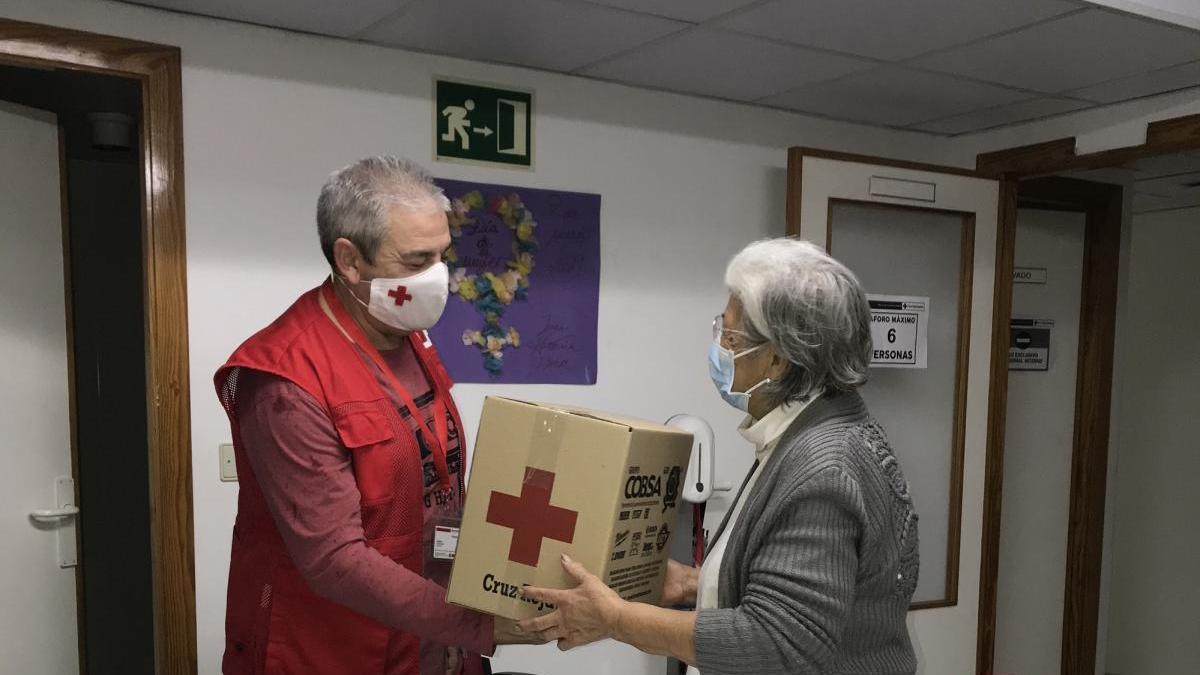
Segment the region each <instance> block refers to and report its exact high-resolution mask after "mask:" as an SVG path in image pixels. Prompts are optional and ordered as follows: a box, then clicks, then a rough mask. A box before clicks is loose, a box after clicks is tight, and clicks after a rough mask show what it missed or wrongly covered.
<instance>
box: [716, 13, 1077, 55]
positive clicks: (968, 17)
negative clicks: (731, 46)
mask: <svg viewBox="0 0 1200 675" xmlns="http://www.w3.org/2000/svg"><path fill="white" fill-rule="evenodd" d="M1079 7H1080V5H1079V4H1077V3H1073V2H1065V1H1063V0H1021V1H1020V2H1012V1H1011V0H1002V1H999V2H968V1H966V0H837V1H836V2H801V1H797V0H774V2H769V3H767V4H765V5H762V6H761V7H755V8H753V9H750V10H747V11H745V12H741V13H738V14H737V15H735V16H733V17H730V18H729V19H727V20H725V21H722V22H720V24H719V25H721V26H723V27H729V28H733V29H736V30H739V31H743V32H746V33H750V34H753V35H761V36H765V37H771V38H776V39H779V40H786V41H788V42H792V43H795V44H799V45H805V46H810V47H821V48H825V49H832V50H836V51H842V52H849V53H851V54H859V55H862V56H869V57H873V58H877V59H883V60H888V61H891V60H898V59H906V58H909V57H912V56H916V55H918V54H924V53H926V52H930V51H933V50H935V49H942V48H944V47H948V46H951V45H957V44H963V43H966V42H971V41H973V40H976V39H978V38H981V37H984V36H987V35H994V34H996V33H999V32H1001V31H1005V30H1009V29H1012V28H1016V27H1018V26H1023V25H1026V24H1029V23H1033V22H1035V21H1039V20H1042V19H1046V18H1049V17H1052V16H1057V15H1060V14H1063V13H1064V12H1069V11H1072V10H1076V9H1079Z"/></svg>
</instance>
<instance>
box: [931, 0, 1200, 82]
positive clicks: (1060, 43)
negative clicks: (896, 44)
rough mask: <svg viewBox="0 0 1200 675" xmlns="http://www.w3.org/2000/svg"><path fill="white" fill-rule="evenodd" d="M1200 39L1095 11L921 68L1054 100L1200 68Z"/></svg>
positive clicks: (940, 57)
mask: <svg viewBox="0 0 1200 675" xmlns="http://www.w3.org/2000/svg"><path fill="white" fill-rule="evenodd" d="M1198 54H1200V33H1196V32H1193V31H1189V30H1184V29H1182V28H1173V27H1171V26H1167V25H1164V24H1160V23H1155V22H1152V21H1146V20H1143V19H1139V18H1136V17H1132V16H1128V15H1123V14H1115V13H1111V12H1105V11H1101V10H1090V11H1087V12H1082V13H1079V14H1072V15H1070V16H1066V17H1063V18H1061V19H1055V20H1054V21H1050V22H1047V23H1043V24H1039V25H1037V26H1033V27H1030V28H1026V29H1024V30H1020V31H1017V32H1015V33H1009V34H1008V35H1003V36H1001V37H996V38H992V39H990V40H985V41H983V42H980V43H978V44H974V45H969V46H966V47H959V48H957V49H951V50H949V51H945V52H941V53H938V54H934V55H931V56H927V57H922V58H920V59H917V60H915V61H913V62H912V64H913V65H916V66H920V67H923V68H930V69H932V70H940V71H943V72H947V73H955V74H958V75H964V76H968V77H972V78H975V79H980V80H988V81H991V82H999V83H1003V84H1008V85H1011V86H1015V87H1024V88H1026V89H1033V90H1037V91H1044V92H1048V93H1058V92H1062V91H1067V90H1073V89H1079V88H1080V87H1084V86H1087V85H1090V84H1095V83H1097V82H1102V81H1105V80H1111V79H1114V78H1118V77H1124V76H1127V75H1134V74H1137V73H1142V72H1146V71H1149V70H1155V69H1158V68H1164V67H1167V66H1171V65H1175V64H1178V63H1183V62H1185V61H1193V60H1195V59H1196V56H1197V55H1198Z"/></svg>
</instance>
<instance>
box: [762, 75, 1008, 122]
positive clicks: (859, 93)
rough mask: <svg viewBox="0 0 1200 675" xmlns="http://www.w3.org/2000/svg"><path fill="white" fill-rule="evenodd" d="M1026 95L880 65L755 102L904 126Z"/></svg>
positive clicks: (994, 104)
mask: <svg viewBox="0 0 1200 675" xmlns="http://www.w3.org/2000/svg"><path fill="white" fill-rule="evenodd" d="M1025 96H1026V94H1022V93H1021V92H1018V91H1013V90H1011V89H1004V88H1001V87H992V86H989V85H985V84H975V83H974V82H964V81H961V80H956V79H954V78H951V77H946V76H943V75H935V74H932V73H923V72H920V71H914V70H907V69H904V68H901V67H899V66H881V67H879V68H876V69H874V70H869V71H867V72H865V73H859V74H857V75H850V76H849V77H845V78H842V79H840V80H834V81H832V82H822V83H818V84H810V85H807V86H803V87H799V88H797V89H793V90H792V91H789V92H786V93H783V94H780V95H778V96H772V97H770V98H765V99H762V100H761V101H760V102H761V103H766V104H769V105H777V106H781V107H784V108H790V109H792V110H798V111H801V112H811V113H817V114H820V115H828V116H830V117H837V118H841V119H848V120H854V121H860V122H870V123H874V124H884V125H888V126H908V125H910V124H915V123H917V122H923V121H925V120H931V119H936V118H939V117H948V116H950V115H955V114H958V113H963V112H967V111H969V110H975V109H978V108H988V107H991V106H996V105H1000V104H1002V103H1011V102H1014V101H1017V100H1020V99H1022V98H1024V97H1025Z"/></svg>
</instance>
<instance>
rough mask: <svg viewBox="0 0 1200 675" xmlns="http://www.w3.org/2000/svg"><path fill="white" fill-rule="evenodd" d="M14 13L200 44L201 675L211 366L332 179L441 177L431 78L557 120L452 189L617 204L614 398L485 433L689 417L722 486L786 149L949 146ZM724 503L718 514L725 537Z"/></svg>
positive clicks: (214, 491) (632, 661) (928, 154)
mask: <svg viewBox="0 0 1200 675" xmlns="http://www.w3.org/2000/svg"><path fill="white" fill-rule="evenodd" d="M0 14H2V15H5V16H8V17H11V18H15V19H21V20H27V21H35V22H41V23H49V24H54V25H62V26H68V27H73V28H80V29H84V30H89V31H94V32H100V33H108V34H115V35H123V36H129V37H134V38H139V39H144V40H150V41H154V42H160V43H165V44H172V45H178V46H180V47H181V48H182V49H183V66H184V68H183V100H184V111H183V120H184V146H185V147H184V150H185V154H184V156H185V173H186V179H187V202H186V209H187V226H188V239H187V246H188V261H187V262H188V304H189V308H188V309H189V331H190V348H191V362H192V369H191V376H192V428H193V456H194V467H193V468H194V474H195V479H194V500H195V527H196V531H195V535H196V536H195V543H196V560H197V564H196V602H197V629H198V634H199V636H198V637H199V660H200V672H201V673H216V672H217V671H218V663H219V659H220V655H221V650H222V644H223V642H222V641H223V630H224V629H223V616H224V608H225V580H226V574H227V567H228V560H229V541H230V534H231V527H232V522H233V517H234V512H235V508H236V505H235V496H236V486H234V485H231V484H222V483H219V482H218V480H217V475H218V474H217V445H218V444H219V443H221V442H224V441H228V439H229V431H228V425H227V422H226V420H225V417H224V414H223V413H222V412H221V409H220V407H219V406H218V405H217V401H216V397H215V395H214V393H213V390H212V385H211V377H212V373H213V371H214V370H215V369H216V368H217V366H218V365H220V363H221V362H222V361H223V360H224V358H225V357H226V356H227V355H228V354H229V353H230V352H231V351H232V350H233V348H234V347H235V346H236V345H237V344H238V343H239V342H240V341H241V340H242V339H244V338H245V337H247V336H249V335H250V334H251V333H252V332H254V331H255V330H257V329H258V328H260V327H261V326H263V325H265V324H266V323H267V322H269V321H270V320H271V319H272V318H274V317H275V316H276V315H277V314H278V313H279V312H280V311H282V310H283V309H284V308H285V307H286V306H287V305H288V304H289V303H290V302H291V301H292V300H293V299H294V298H295V297H296V296H297V295H298V294H299V293H300V292H302V291H303V290H305V289H307V288H310V287H311V286H314V285H316V284H317V283H319V282H320V281H321V277H322V275H323V274H324V263H323V259H322V257H321V255H320V253H319V251H318V247H317V241H316V236H315V228H314V224H313V212H314V205H315V201H316V194H317V191H318V189H319V188H320V185H321V182H322V180H323V179H324V177H325V176H326V175H327V174H328V173H329V172H330V171H331V170H333V169H336V168H338V167H340V166H342V165H344V164H346V163H348V162H350V161H353V160H354V159H356V158H358V157H360V156H363V155H366V154H373V153H382V152H389V153H397V154H403V155H408V156H411V157H413V158H416V159H418V160H423V161H427V162H428V160H429V159H430V157H431V156H432V145H431V136H432V131H431V125H432V113H431V102H430V100H429V94H430V90H431V77H432V75H433V74H434V73H437V74H440V75H449V76H455V77H462V78H469V79H475V80H483V81H493V82H499V83H504V84H511V85H515V86H520V87H529V88H533V89H535V90H536V93H537V103H538V106H539V108H540V109H539V111H538V112H537V115H538V117H537V122H536V133H537V157H536V163H537V170H536V171H535V172H527V171H512V170H492V169H485V168H479V167H467V166H461V165H451V164H438V165H436V166H434V167H433V169H434V171H435V173H436V174H437V175H439V176H443V177H448V178H462V179H468V180H483V181H491V182H507V183H512V184H517V185H529V186H536V187H542V188H560V189H568V190H581V191H592V192H598V193H600V194H602V195H603V212H602V226H601V229H602V244H601V255H602V278H601V297H600V336H599V337H600V340H599V383H598V384H597V385H596V386H594V387H525V388H517V387H483V386H461V387H459V388H458V389H457V390H456V396H457V399H458V402H459V404H460V405H461V407H462V409H463V414H464V417H465V418H466V420H467V426H468V431H469V432H473V431H474V428H473V427H474V420H475V419H477V418H478V414H479V410H480V406H481V402H482V398H483V396H484V394H485V393H501V392H509V393H514V394H519V395H521V396H528V397H535V398H544V399H548V400H561V401H568V402H572V403H578V404H583V405H588V406H594V407H599V408H605V409H610V410H614V411H621V412H626V413H630V414H634V415H638V416H642V417H647V418H651V419H665V418H666V417H668V416H669V415H671V414H673V413H677V412H682V411H688V412H692V413H696V414H699V415H702V416H704V417H706V418H708V419H709V420H710V421H711V422H712V423H713V425H714V426H715V427H716V429H717V435H718V447H719V448H720V456H721V460H720V462H719V464H718V471H719V476H721V478H722V479H724V480H731V481H734V482H736V481H737V480H738V479H739V478H740V477H741V475H742V473H743V472H744V471H745V470H746V469H747V468H748V467H749V465H750V462H751V453H750V450H749V448H747V447H745V446H744V445H743V444H742V442H741V441H740V439H739V437H738V436H737V435H736V433H734V431H733V430H734V427H735V425H736V423H737V421H738V415H737V414H735V412H734V411H732V410H731V409H729V408H728V407H727V406H725V404H724V403H722V402H721V400H720V399H719V398H718V397H717V396H716V395H715V394H714V392H713V391H712V385H711V383H710V382H709V380H708V376H707V368H706V365H705V353H706V349H707V343H708V340H709V339H710V333H709V322H710V321H711V318H712V316H713V315H714V314H715V313H717V312H718V311H719V310H720V308H721V307H722V304H723V302H724V297H723V291H722V285H721V275H722V271H723V267H724V263H725V261H726V260H727V259H728V258H729V256H731V255H732V254H733V253H734V252H736V251H737V250H738V249H739V248H740V247H741V246H742V245H743V244H745V243H747V242H748V241H750V240H752V239H755V238H759V237H765V236H769V235H777V234H782V233H783V211H784V195H785V170H784V169H785V166H786V153H785V149H786V148H787V147H788V146H790V145H799V144H804V145H810V146H816V147H827V148H835V149H839V150H846V151H857V152H865V153H872V154H880V155H889V156H894V157H904V158H909V159H917V160H926V161H936V160H938V159H939V158H940V156H941V152H942V148H943V147H944V146H943V145H942V144H941V142H939V140H938V139H936V138H932V137H929V136H925V135H917V134H906V133H900V132H891V131H884V130H878V129H871V128H866V127H858V126H853V125H846V124H839V123H833V122H828V121H823V120H816V119H810V118H804V117H801V116H798V115H791V114H786V113H780V112H773V111H766V110H760V109H755V108H750V107H745V106H738V105H733V104H727V103H718V102H713V101H706V100H700V99H695V98H688V97H682V96H676V95H669V94H663V93H655V92H647V91H642V90H637V89H631V88H627V87H622V86H617V85H608V84H602V83H596V82H591V81H587V80H582V79H577V78H568V77H565V76H558V75H552V74H548V73H543V72H536V71H530V70H522V69H517V68H507V67H493V66H488V65H483V64H479V63H472V62H467V61H459V60H452V59H446V58H439V57H433V56H427V55H421V54H413V53H407V52H402V51H396V50H388V49H382V48H378V47H371V46H365V45H359V44H353V43H348V42H341V41H335V40H331V39H323V38H318V37H313V36H308V35H299V34H292V33H285V32H281V31H275V30H270V29H264V28H257V27H251V26H243V25H237V24H232V23H226V22H219V21H214V20H207V19H202V18H197V17H190V16H183V15H175V14H169V13H164V12H159V11H155V10H150V9H145V8H140V7H134V6H130V5H125V4H119V3H110V2H99V1H97V2H88V1H82V0H5V1H3V2H0ZM429 163H432V162H429ZM727 507H728V503H727V502H722V501H718V502H716V503H714V504H713V507H712V509H710V511H709V519H710V523H715V522H716V519H717V518H719V517H720V516H721V515H722V513H723V512H724V510H725V509H726V508H727ZM970 536H972V535H971V534H970V533H964V538H969V537H970ZM975 536H977V535H975ZM938 648H939V646H938V645H936V644H933V645H926V647H925V649H926V650H927V651H928V650H930V649H935V650H936V649H938ZM947 648H953V647H949V646H948V647H947ZM597 650H603V651H602V657H600V658H598V657H597ZM500 661H501V662H500V664H499V665H500V666H502V667H509V668H512V667H517V668H521V669H528V670H532V671H533V672H544V673H549V672H564V671H568V670H570V671H571V672H574V673H577V674H578V675H588V674H591V673H596V674H600V673H628V672H643V671H644V672H658V671H657V666H655V670H653V671H650V670H647V668H648V666H646V665H643V664H647V663H653V664H657V663H660V661H656V660H650V659H649V658H648V657H642V656H640V655H637V654H635V653H634V652H633V651H632V650H631V649H626V648H618V647H613V646H605V647H599V648H592V649H591V651H589V650H582V651H581V652H580V653H578V654H575V655H572V656H571V657H570V658H569V659H563V658H562V657H558V655H557V654H556V653H553V650H552V649H551V650H549V651H548V650H546V649H541V650H539V651H536V652H534V651H532V650H528V649H513V650H509V651H508V652H507V654H506V655H505V656H504V657H503V658H502V659H501V660H500ZM548 664H552V665H548Z"/></svg>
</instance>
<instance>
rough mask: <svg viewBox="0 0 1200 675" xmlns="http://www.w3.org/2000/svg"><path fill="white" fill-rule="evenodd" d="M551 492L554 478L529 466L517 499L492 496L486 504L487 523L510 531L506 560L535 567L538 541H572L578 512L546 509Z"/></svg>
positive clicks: (540, 548) (496, 493) (506, 496)
mask: <svg viewBox="0 0 1200 675" xmlns="http://www.w3.org/2000/svg"><path fill="white" fill-rule="evenodd" d="M553 490H554V474H553V473H550V472H549V471H543V470H542V469H535V468H533V467H531V466H528V467H525V482H524V483H522V484H521V496H520V497H514V496H513V495H510V494H505V493H503V492H494V491H493V492H492V497H491V501H490V502H489V503H488V512H487V522H489V523H492V524H493V525H499V526H501V527H507V528H511V529H512V531H513V532H512V542H511V543H510V544H509V546H508V559H509V560H511V561H513V562H518V563H521V564H522V565H529V566H530V567H537V564H538V558H539V557H540V556H541V554H542V540H543V539H553V540H555V541H561V542H564V543H567V544H569V543H571V542H573V541H575V520H576V519H577V518H578V517H579V512H578V511H571V510H570V509H564V508H562V507H558V506H551V505H550V493H551V492H552V491H553Z"/></svg>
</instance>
